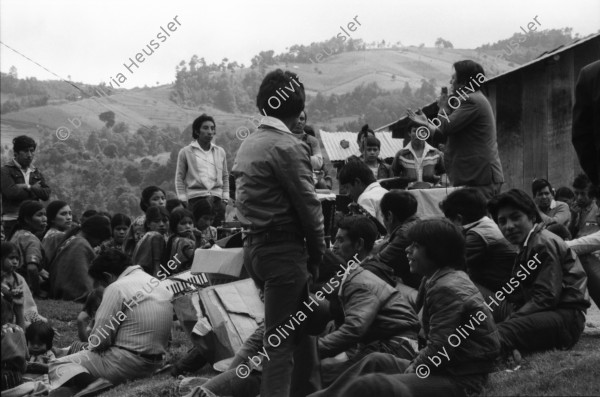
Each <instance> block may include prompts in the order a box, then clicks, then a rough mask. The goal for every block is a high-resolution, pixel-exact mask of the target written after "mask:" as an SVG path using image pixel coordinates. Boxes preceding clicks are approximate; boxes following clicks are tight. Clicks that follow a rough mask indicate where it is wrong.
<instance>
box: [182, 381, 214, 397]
mask: <svg viewBox="0 0 600 397" xmlns="http://www.w3.org/2000/svg"><path fill="white" fill-rule="evenodd" d="M208 381H209V378H201V377H192V378H183V379H181V381H180V382H179V386H177V392H178V394H177V395H179V396H185V395H187V394H189V393H191V392H192V390H194V389H195V388H197V387H200V386H202V385H203V384H205V383H206V382H208Z"/></svg>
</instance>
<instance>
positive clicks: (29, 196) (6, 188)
mask: <svg viewBox="0 0 600 397" xmlns="http://www.w3.org/2000/svg"><path fill="white" fill-rule="evenodd" d="M1 174H2V182H1V184H2V212H3V214H14V215H17V214H18V212H19V207H20V206H21V203H22V202H23V201H25V200H42V201H46V200H48V199H49V198H50V187H49V186H48V185H46V180H45V179H44V176H43V175H42V173H41V172H40V171H39V170H38V169H37V168H34V170H33V171H31V174H29V181H25V176H24V175H23V173H22V172H21V170H20V169H19V167H17V165H16V164H15V163H14V162H13V161H11V162H10V163H8V164H6V165H4V166H2V171H1ZM38 182H39V185H36V184H37V183H38ZM20 183H29V185H31V188H30V189H29V190H27V189H24V188H22V187H18V186H17V184H20Z"/></svg>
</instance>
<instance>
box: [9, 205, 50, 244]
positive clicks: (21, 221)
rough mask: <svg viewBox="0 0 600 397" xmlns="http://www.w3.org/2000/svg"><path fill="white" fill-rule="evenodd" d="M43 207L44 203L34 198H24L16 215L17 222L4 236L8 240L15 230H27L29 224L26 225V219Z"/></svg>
mask: <svg viewBox="0 0 600 397" xmlns="http://www.w3.org/2000/svg"><path fill="white" fill-rule="evenodd" d="M43 209H44V204H42V203H40V202H39V201H35V200H26V201H24V202H23V203H22V204H21V207H19V216H18V217H17V223H15V225H14V226H13V228H12V230H10V231H9V234H8V235H7V236H6V239H7V240H10V239H11V237H12V236H13V235H14V234H15V233H16V232H17V230H21V229H24V230H29V226H28V225H27V219H31V217H33V216H34V215H35V213H36V212H38V211H39V210H43Z"/></svg>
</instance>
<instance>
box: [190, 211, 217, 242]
mask: <svg viewBox="0 0 600 397" xmlns="http://www.w3.org/2000/svg"><path fill="white" fill-rule="evenodd" d="M192 212H193V214H194V222H195V224H196V228H197V230H195V231H194V234H195V235H196V247H197V248H210V247H212V246H213V245H214V243H215V240H217V228H216V227H214V226H211V225H212V223H213V221H214V219H215V211H214V208H213V206H212V204H211V203H209V202H208V201H206V200H201V201H198V202H197V203H196V204H194V205H193V206H192Z"/></svg>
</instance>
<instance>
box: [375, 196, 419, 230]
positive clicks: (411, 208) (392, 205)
mask: <svg viewBox="0 0 600 397" xmlns="http://www.w3.org/2000/svg"><path fill="white" fill-rule="evenodd" d="M379 206H380V207H381V212H383V213H386V212H388V211H391V212H392V214H393V215H394V217H395V218H396V219H397V220H398V221H399V222H404V221H405V220H407V219H408V218H410V217H411V216H413V215H414V214H416V213H417V206H418V203H417V199H416V198H415V196H413V195H412V194H410V193H409V192H406V191H403V190H392V191H390V192H387V193H386V194H384V195H383V197H382V198H381V201H380V202H379Z"/></svg>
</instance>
